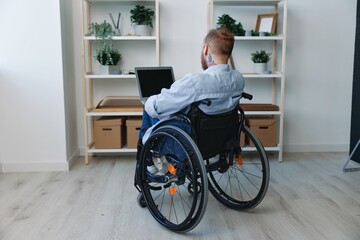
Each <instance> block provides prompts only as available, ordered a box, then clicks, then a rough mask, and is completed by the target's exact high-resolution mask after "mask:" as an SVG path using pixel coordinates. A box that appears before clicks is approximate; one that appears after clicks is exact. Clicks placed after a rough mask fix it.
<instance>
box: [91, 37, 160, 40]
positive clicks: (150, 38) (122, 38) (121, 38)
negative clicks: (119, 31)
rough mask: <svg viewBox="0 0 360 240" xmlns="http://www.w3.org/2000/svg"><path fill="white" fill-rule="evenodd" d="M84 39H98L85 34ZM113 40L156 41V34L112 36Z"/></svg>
mask: <svg viewBox="0 0 360 240" xmlns="http://www.w3.org/2000/svg"><path fill="white" fill-rule="evenodd" d="M84 40H88V41H95V40H100V39H99V38H96V37H95V36H85V37H84ZM112 40H113V41H156V36H113V37H112Z"/></svg>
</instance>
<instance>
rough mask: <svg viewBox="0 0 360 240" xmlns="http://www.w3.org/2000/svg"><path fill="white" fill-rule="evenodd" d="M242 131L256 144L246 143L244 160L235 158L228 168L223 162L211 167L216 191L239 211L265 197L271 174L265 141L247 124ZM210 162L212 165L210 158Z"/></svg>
mask: <svg viewBox="0 0 360 240" xmlns="http://www.w3.org/2000/svg"><path fill="white" fill-rule="evenodd" d="M242 132H243V133H244V134H245V138H247V139H248V140H249V141H250V142H251V143H252V145H253V147H248V146H246V147H242V153H241V155H240V156H241V160H240V159H239V160H237V159H234V163H233V165H232V166H229V164H227V163H225V164H227V166H226V167H228V168H225V167H223V166H222V165H220V164H219V166H220V167H219V170H212V171H210V170H209V171H208V179H209V190H210V192H211V193H212V195H213V196H214V197H215V198H216V199H217V200H218V201H219V202H221V203H222V204H223V205H225V206H227V207H229V208H232V209H235V210H238V211H243V210H249V209H252V208H255V207H256V206H257V205H258V204H259V203H260V202H261V201H262V200H263V198H264V197H265V194H266V192H267V189H268V185H269V177H270V167H269V161H268V158H267V155H266V152H265V149H264V147H263V145H262V144H261V142H260V141H259V139H258V138H257V137H256V136H255V134H254V133H253V132H252V131H251V130H250V129H249V128H248V127H247V126H244V127H243V129H242ZM247 148H248V149H247ZM206 163H207V165H208V164H209V163H210V162H209V160H206ZM221 167H222V169H224V170H222V169H220V168H221Z"/></svg>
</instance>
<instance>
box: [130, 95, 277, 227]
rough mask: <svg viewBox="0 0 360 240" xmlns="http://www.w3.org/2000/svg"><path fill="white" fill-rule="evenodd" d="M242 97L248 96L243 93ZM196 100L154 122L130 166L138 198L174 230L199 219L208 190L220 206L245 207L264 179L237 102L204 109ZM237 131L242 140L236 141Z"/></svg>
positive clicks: (261, 159) (264, 164) (260, 151)
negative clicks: (211, 111) (210, 111)
mask: <svg viewBox="0 0 360 240" xmlns="http://www.w3.org/2000/svg"><path fill="white" fill-rule="evenodd" d="M242 97H243V98H247V99H250V100H251V98H252V96H251V95H250V94H246V93H243V95H242ZM199 104H203V102H202V103H194V104H193V105H192V106H191V110H190V114H188V116H185V115H181V114H177V115H174V116H172V117H171V118H170V119H169V120H168V121H164V122H162V123H161V124H158V126H157V127H156V129H154V130H153V132H152V134H151V135H150V136H149V138H148V140H147V141H146V143H145V144H144V145H143V147H142V150H141V153H140V158H139V163H138V166H137V169H136V175H137V176H136V177H137V178H138V182H137V183H136V184H135V186H136V187H137V188H138V190H139V192H140V193H139V195H138V199H137V202H138V204H139V205H140V206H141V207H147V208H148V210H149V211H150V213H151V214H152V216H153V217H154V218H155V220H156V221H157V222H159V223H160V224H161V225H163V226H164V227H165V228H167V229H169V230H171V231H174V232H187V231H190V230H192V229H193V228H195V227H196V226H197V225H198V224H199V222H200V221H201V219H202V217H203V215H204V213H205V210H206V206H207V202H208V192H209V191H210V193H211V194H212V195H213V196H214V197H215V199H217V200H218V201H219V202H220V203H222V204H223V205H225V206H226V207H228V208H231V209H234V210H238V211H245V210H250V209H253V208H255V207H256V206H257V205H258V204H259V203H260V202H261V201H262V200H263V198H264V196H265V194H266V192H267V189H268V184H269V174H270V169H269V162H268V158H267V155H266V152H265V150H264V147H263V146H262V144H261V142H260V141H259V139H258V138H257V137H256V136H255V135H254V133H252V131H251V130H250V129H249V128H248V127H247V126H246V125H245V124H244V117H245V115H244V111H243V110H242V109H241V108H240V106H239V107H238V108H236V109H234V110H232V111H230V112H227V113H223V114H217V115H207V114H205V113H203V112H202V111H201V110H200V108H199ZM205 104H209V103H205ZM183 126H190V128H191V131H190V132H189V130H186V129H185V128H184V127H183ZM242 134H244V135H245V138H246V143H241V144H240V135H242ZM167 145H169V146H171V147H169V146H167ZM149 164H151V165H153V166H155V167H156V168H157V170H158V172H157V173H156V174H152V173H150V172H149V171H148V166H149ZM137 185H138V186H137Z"/></svg>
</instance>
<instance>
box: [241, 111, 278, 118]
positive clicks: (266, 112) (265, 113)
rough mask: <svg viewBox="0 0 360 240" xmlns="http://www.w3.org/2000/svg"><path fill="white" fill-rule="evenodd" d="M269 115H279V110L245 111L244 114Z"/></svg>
mask: <svg viewBox="0 0 360 240" xmlns="http://www.w3.org/2000/svg"><path fill="white" fill-rule="evenodd" d="M269 115H279V116H280V115H281V111H245V116H246V117H248V116H269Z"/></svg>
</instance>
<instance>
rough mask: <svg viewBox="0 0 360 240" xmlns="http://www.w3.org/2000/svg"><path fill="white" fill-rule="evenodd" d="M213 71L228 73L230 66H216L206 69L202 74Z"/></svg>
mask: <svg viewBox="0 0 360 240" xmlns="http://www.w3.org/2000/svg"><path fill="white" fill-rule="evenodd" d="M215 71H230V66H229V64H217V65H214V66H211V67H209V68H208V69H206V70H205V71H204V73H210V72H215Z"/></svg>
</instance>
